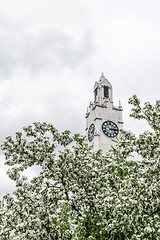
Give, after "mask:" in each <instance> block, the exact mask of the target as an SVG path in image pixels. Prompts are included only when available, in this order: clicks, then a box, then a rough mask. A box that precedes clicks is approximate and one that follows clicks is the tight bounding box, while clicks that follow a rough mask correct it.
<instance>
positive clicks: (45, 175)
mask: <svg viewBox="0 0 160 240" xmlns="http://www.w3.org/2000/svg"><path fill="white" fill-rule="evenodd" d="M129 103H131V104H132V105H133V109H132V113H131V116H132V117H134V118H136V119H145V120H146V121H147V122H148V123H149V125H150V126H151V128H152V131H151V132H149V131H148V132H144V133H142V134H141V135H140V136H139V137H136V136H135V135H134V134H133V133H131V132H127V131H122V134H121V137H120V139H117V147H116V148H113V149H111V150H110V151H108V152H107V153H106V155H103V154H102V152H101V151H100V150H99V151H97V152H92V151H91V150H90V149H89V147H88V145H87V144H86V141H85V137H83V136H80V135H79V134H75V135H74V136H71V135H70V132H69V131H64V132H62V133H59V132H58V131H57V130H56V129H55V128H54V127H53V126H52V125H51V124H47V123H34V124H33V125H32V126H28V127H25V128H24V129H23V130H24V132H23V133H20V132H18V133H16V136H15V138H12V137H7V138H6V141H5V142H4V143H3V144H2V150H3V151H4V153H5V159H6V164H7V165H8V166H9V170H8V176H9V177H10V178H11V179H12V180H14V181H15V182H16V189H15V191H14V192H13V194H12V195H10V194H6V195H5V196H4V197H3V199H2V200H1V202H0V239H2V240H16V239H17V240H23V239H24V240H25V239H33V240H34V239H35V240H41V239H43V240H45V239H46V240H51V239H53V240H69V239H70V240H74V239H75V240H76V239H77V240H82V239H88V240H89V239H94V240H96V239H101V240H103V239H105V240H106V239H113V240H115V239H120V240H122V239H125V240H126V239H128V240H132V239H137V240H141V239H146V240H149V239H152V240H156V239H160V230H159V229H160V160H159V159H160V145H159V143H160V101H157V102H156V104H155V106H152V105H151V104H149V103H145V105H144V107H143V108H142V107H141V106H140V101H139V99H138V98H137V97H136V96H133V97H132V98H131V99H130V100H129ZM59 149H60V150H59ZM135 152H136V153H137V154H139V155H140V156H141V158H138V159H137V161H135V160H134V161H131V160H129V159H128V157H129V156H131V155H132V154H134V153H135ZM32 166H40V167H41V170H40V173H39V175H38V176H37V177H35V178H33V179H32V180H31V181H29V180H28V179H27V177H25V176H23V171H24V170H25V169H27V168H29V167H32Z"/></svg>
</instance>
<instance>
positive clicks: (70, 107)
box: [0, 0, 160, 193]
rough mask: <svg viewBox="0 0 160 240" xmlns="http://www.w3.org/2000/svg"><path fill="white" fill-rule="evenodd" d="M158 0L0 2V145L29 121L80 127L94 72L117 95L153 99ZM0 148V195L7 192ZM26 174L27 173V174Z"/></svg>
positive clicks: (158, 61) (159, 46)
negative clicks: (107, 82)
mask: <svg viewBox="0 0 160 240" xmlns="http://www.w3.org/2000/svg"><path fill="white" fill-rule="evenodd" d="M159 13H160V1H159V0H132V1H131V0H58V1H56V0H27V1H25V0H14V1H13V0H5V1H1V3H0V128H1V131H0V132H1V134H0V143H2V142H3V141H4V139H5V137H6V136H8V135H14V133H15V132H16V131H20V130H21V129H22V127H23V126H25V125H28V124H31V123H33V122H35V121H47V122H50V123H53V124H54V125H55V127H56V128H57V129H59V130H60V131H62V130H65V129H70V130H71V131H72V133H77V132H79V133H82V134H84V133H85V131H84V129H85V113H86V108H87V106H88V105H89V102H90V101H93V86H94V82H95V81H97V80H99V78H100V75H101V72H104V74H105V77H106V78H107V79H108V80H109V81H110V82H111V84H112V86H113V91H114V92H113V94H114V105H115V106H117V105H118V101H119V99H120V100H121V103H122V106H123V109H124V113H123V116H124V128H126V129H131V130H132V131H134V132H136V133H140V132H142V131H143V130H146V129H147V125H145V124H144V123H140V122H139V121H134V120H132V119H130V118H129V112H130V107H129V106H128V103H127V102H128V98H129V97H131V96H132V95H133V94H136V95H137V96H138V97H139V98H140V99H141V100H142V101H150V102H152V103H154V102H155V100H156V99H159V91H160V81H159V80H160V66H159V65H160V14H159ZM3 158H4V156H3V155H2V153H1V154H0V159H1V164H0V193H3V192H7V191H10V190H11V188H12V183H11V182H10V181H9V180H8V177H7V176H6V174H5V169H6V168H5V167H4V166H3ZM30 174H31V175H32V174H34V172H30Z"/></svg>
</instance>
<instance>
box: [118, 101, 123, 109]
mask: <svg viewBox="0 0 160 240" xmlns="http://www.w3.org/2000/svg"><path fill="white" fill-rule="evenodd" d="M118 108H122V105H121V101H120V100H119V106H118Z"/></svg>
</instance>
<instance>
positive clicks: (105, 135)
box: [86, 73, 123, 153]
mask: <svg viewBox="0 0 160 240" xmlns="http://www.w3.org/2000/svg"><path fill="white" fill-rule="evenodd" d="M122 111H123V109H122V106H121V102H120V101H119V106H118V107H115V106H114V105H113V89H112V85H111V83H110V82H109V81H108V80H107V79H106V78H105V76H104V74H103V73H102V75H101V77H100V79H99V81H98V82H95V84H94V102H91V103H90V105H89V107H88V108H87V113H86V133H87V142H88V144H89V146H90V147H91V149H93V151H97V150H99V149H101V150H102V151H103V153H105V152H106V151H107V150H109V149H110V148H111V146H114V145H115V142H114V141H113V140H114V139H115V138H116V137H118V136H119V134H120V132H119V130H120V129H122V128H123V119H122Z"/></svg>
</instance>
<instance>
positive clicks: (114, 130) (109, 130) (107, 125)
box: [102, 121, 118, 138]
mask: <svg viewBox="0 0 160 240" xmlns="http://www.w3.org/2000/svg"><path fill="white" fill-rule="evenodd" d="M102 131H103V132H104V134H105V135H106V136H108V137H111V138H113V137H116V136H117V135H118V127H117V125H116V124H115V123H114V122H112V121H106V122H104V123H103V124H102Z"/></svg>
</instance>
